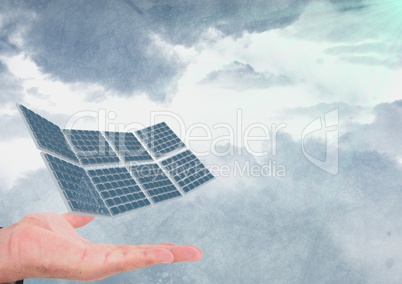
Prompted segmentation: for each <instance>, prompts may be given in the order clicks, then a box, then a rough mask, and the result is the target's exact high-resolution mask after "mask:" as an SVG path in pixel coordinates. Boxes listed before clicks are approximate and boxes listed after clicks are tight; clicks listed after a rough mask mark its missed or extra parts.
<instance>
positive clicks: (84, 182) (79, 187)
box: [44, 154, 110, 215]
mask: <svg viewBox="0 0 402 284" xmlns="http://www.w3.org/2000/svg"><path fill="white" fill-rule="evenodd" d="M44 157H45V160H46V162H47V163H48V165H49V166H50V169H51V171H52V172H53V175H54V177H55V178H56V180H57V184H58V185H59V187H60V189H61V190H62V192H63V197H64V198H65V199H66V200H67V203H68V205H69V207H70V208H71V210H72V211H78V212H85V213H92V214H99V215H110V212H109V210H108V209H107V207H106V205H105V203H104V202H103V200H102V198H101V197H100V195H99V193H98V192H97V190H96V189H95V187H94V185H93V184H92V182H91V180H90V179H89V176H88V175H87V173H86V171H85V170H84V169H83V168H81V167H78V166H76V165H73V164H71V163H68V162H66V161H64V160H61V159H59V158H56V157H54V156H52V155H49V154H44Z"/></svg>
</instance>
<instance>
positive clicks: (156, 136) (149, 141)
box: [136, 122, 185, 158]
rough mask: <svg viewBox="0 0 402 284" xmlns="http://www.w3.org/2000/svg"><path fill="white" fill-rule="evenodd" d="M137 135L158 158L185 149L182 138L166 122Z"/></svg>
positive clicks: (139, 131) (140, 131)
mask: <svg viewBox="0 0 402 284" xmlns="http://www.w3.org/2000/svg"><path fill="white" fill-rule="evenodd" d="M136 134H137V135H138V136H139V137H140V139H141V140H142V141H143V142H144V143H145V144H146V145H147V147H148V149H149V150H150V151H151V152H152V154H153V155H154V156H155V157H156V158H160V157H163V156H165V155H166V154H168V153H170V152H174V151H177V150H179V149H182V148H184V147H185V145H184V143H183V142H182V141H181V140H180V138H179V137H177V135H176V134H175V133H174V132H173V131H172V130H171V129H170V128H169V126H167V124H166V123H164V122H162V123H158V124H155V125H153V126H150V127H147V128H145V129H142V130H138V131H137V132H136Z"/></svg>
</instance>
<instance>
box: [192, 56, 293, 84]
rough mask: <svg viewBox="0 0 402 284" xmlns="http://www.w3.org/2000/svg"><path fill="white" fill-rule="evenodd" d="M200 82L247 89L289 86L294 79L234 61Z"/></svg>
mask: <svg viewBox="0 0 402 284" xmlns="http://www.w3.org/2000/svg"><path fill="white" fill-rule="evenodd" d="M200 84H205V85H212V86H215V87H218V88H229V89H237V90H240V91H245V90H250V89H265V88H269V87H271V86H289V85H293V84H294V80H292V79H291V78H289V77H288V76H285V75H275V74H271V73H269V72H257V71H255V70H254V68H253V67H252V66H251V65H250V64H244V63H241V62H239V61H233V63H231V64H229V65H226V66H223V68H222V69H221V70H218V71H213V72H211V73H209V74H207V76H206V77H205V78H204V79H202V80H201V82H200Z"/></svg>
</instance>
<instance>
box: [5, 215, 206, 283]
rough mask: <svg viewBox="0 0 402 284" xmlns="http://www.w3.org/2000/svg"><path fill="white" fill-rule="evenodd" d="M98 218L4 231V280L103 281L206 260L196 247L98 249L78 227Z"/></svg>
mask: <svg viewBox="0 0 402 284" xmlns="http://www.w3.org/2000/svg"><path fill="white" fill-rule="evenodd" d="M93 219H94V218H93V217H87V216H78V215H72V214H69V213H66V214H63V215H60V214H54V213H37V214H31V215H28V216H26V217H24V218H23V219H22V220H21V221H20V222H18V223H16V224H14V225H12V226H10V227H8V228H5V229H3V230H0V246H1V247H0V275H2V274H3V273H1V271H2V270H3V272H6V273H4V274H3V275H4V277H5V279H2V276H0V283H1V282H2V281H5V282H7V281H14V280H17V279H22V278H34V277H36V278H59V279H72V280H84V281H85V280H86V281H88V280H97V279H103V278H106V277H108V276H110V275H113V274H116V273H120V272H124V271H129V270H134V269H138V268H142V267H146V266H150V265H154V264H161V263H172V262H179V261H197V260H199V259H200V258H201V257H202V252H201V250H200V249H198V248H197V247H194V246H190V245H185V246H177V245H174V244H169V243H163V244H158V245H140V246H132V245H118V246H115V245H106V244H95V243H91V242H90V241H88V240H86V239H85V238H83V237H82V236H81V235H79V234H78V233H77V232H76V231H75V228H79V227H82V226H84V225H86V224H88V223H89V222H91V221H92V220H93Z"/></svg>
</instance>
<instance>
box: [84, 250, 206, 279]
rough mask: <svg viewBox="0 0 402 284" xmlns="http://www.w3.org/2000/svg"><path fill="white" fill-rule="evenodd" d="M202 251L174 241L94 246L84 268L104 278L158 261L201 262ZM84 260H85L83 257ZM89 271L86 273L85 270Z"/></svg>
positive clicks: (160, 262)
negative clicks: (153, 243)
mask: <svg viewBox="0 0 402 284" xmlns="http://www.w3.org/2000/svg"><path fill="white" fill-rule="evenodd" d="M201 258H202V251H201V250H200V249H199V248H197V247H194V246H190V245H184V246H177V245H174V244H169V243H165V244H159V245H141V246H130V245H120V246H110V245H101V244H99V245H94V246H92V248H91V249H90V250H87V252H86V255H85V258H84V259H85V260H86V261H87V262H86V264H85V265H84V263H82V265H81V266H80V267H85V268H86V269H88V270H89V271H87V273H89V274H90V275H92V277H89V278H88V279H94V277H95V278H97V279H101V278H104V277H108V276H110V275H113V274H116V273H121V272H126V271H131V270H135V269H139V268H143V267H147V266H151V265H155V264H167V263H173V262H181V261H198V260H200V259H201ZM84 259H82V260H84ZM85 274H86V273H85Z"/></svg>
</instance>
